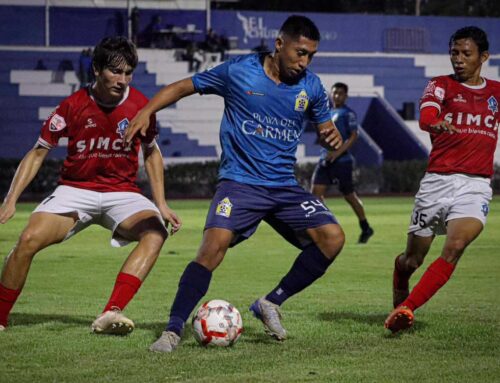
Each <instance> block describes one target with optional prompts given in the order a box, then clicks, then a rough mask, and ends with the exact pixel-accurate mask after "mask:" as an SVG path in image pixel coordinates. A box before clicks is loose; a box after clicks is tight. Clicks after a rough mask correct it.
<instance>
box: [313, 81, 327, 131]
mask: <svg viewBox="0 0 500 383" xmlns="http://www.w3.org/2000/svg"><path fill="white" fill-rule="evenodd" d="M313 91H314V93H313V97H312V98H311V102H312V105H311V122H312V123H313V124H316V125H318V124H322V123H323V122H326V121H328V120H330V119H331V117H332V116H331V113H330V102H329V99H328V93H327V91H326V90H325V88H324V87H323V85H322V84H321V82H320V81H319V79H318V80H317V81H316V82H315V84H314V87H313Z"/></svg>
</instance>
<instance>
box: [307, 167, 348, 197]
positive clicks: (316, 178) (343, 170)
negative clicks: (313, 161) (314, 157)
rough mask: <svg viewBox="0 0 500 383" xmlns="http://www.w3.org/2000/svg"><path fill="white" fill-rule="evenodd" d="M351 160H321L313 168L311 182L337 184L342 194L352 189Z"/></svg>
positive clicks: (314, 183)
mask: <svg viewBox="0 0 500 383" xmlns="http://www.w3.org/2000/svg"><path fill="white" fill-rule="evenodd" d="M352 168H353V164H352V161H345V162H327V161H324V160H321V161H319V162H318V164H317V165H316V167H315V168H314V173H313V176H312V181H311V183H312V184H313V185H332V184H334V183H336V182H338V184H339V190H340V192H341V193H342V194H343V195H346V194H350V193H352V192H353V191H354V185H353V182H352Z"/></svg>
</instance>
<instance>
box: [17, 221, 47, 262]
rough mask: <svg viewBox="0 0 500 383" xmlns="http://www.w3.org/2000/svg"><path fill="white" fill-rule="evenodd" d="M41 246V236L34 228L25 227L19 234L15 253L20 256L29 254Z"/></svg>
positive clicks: (32, 253)
mask: <svg viewBox="0 0 500 383" xmlns="http://www.w3.org/2000/svg"><path fill="white" fill-rule="evenodd" d="M42 247H43V240H42V236H41V235H40V233H39V232H38V230H36V229H29V228H27V229H25V230H23V232H22V233H21V235H20V236H19V240H18V242H17V245H16V251H15V253H16V254H17V255H20V256H28V257H29V256H31V257H33V256H34V255H35V253H36V252H37V251H39V250H41V249H42Z"/></svg>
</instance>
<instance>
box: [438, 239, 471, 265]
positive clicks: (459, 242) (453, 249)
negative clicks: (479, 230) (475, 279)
mask: <svg viewBox="0 0 500 383" xmlns="http://www.w3.org/2000/svg"><path fill="white" fill-rule="evenodd" d="M466 247H467V241H464V240H463V239H461V238H457V239H448V240H447V241H446V244H445V246H444V249H443V258H444V259H445V260H446V261H447V262H455V261H456V260H458V259H459V258H460V257H461V256H462V254H463V253H464V251H465V248H466Z"/></svg>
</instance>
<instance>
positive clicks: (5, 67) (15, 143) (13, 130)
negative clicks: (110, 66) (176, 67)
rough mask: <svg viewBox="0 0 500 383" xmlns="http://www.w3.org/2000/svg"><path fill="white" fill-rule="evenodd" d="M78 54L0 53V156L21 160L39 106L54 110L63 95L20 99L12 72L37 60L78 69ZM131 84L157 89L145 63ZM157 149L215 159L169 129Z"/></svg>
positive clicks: (34, 133) (35, 128)
mask: <svg viewBox="0 0 500 383" xmlns="http://www.w3.org/2000/svg"><path fill="white" fill-rule="evenodd" d="M79 56H80V53H79V52H67V51H53V50H50V51H40V50H36V51H11V50H6V51H0V59H1V61H2V68H1V69H0V113H1V115H2V123H1V132H2V145H1V147H0V157H3V158H20V157H22V156H23V155H24V154H25V153H26V152H27V151H28V150H29V149H30V148H31V147H32V146H33V144H34V143H35V141H36V139H37V137H38V135H39V132H40V127H41V125H42V121H41V120H40V119H39V108H40V107H54V106H56V105H58V104H59V103H60V102H61V101H62V99H63V98H64V97H63V96H60V97H59V96H20V95H19V85H18V84H11V83H10V72H11V70H33V69H34V68H35V66H36V64H37V62H38V60H40V59H41V60H43V63H44V64H45V66H46V67H47V69H48V70H53V71H57V70H58V69H59V68H60V65H61V62H62V61H63V60H69V61H70V62H71V63H72V65H73V68H74V69H75V70H76V69H77V68H78V59H79ZM133 85H134V86H136V87H137V88H138V89H140V90H141V91H142V92H143V93H144V94H145V95H146V96H147V97H152V96H153V95H154V94H155V93H156V92H158V90H159V89H160V87H159V86H157V85H156V76H155V75H154V74H149V73H147V71H146V64H145V63H142V62H140V63H139V65H138V66H137V68H136V70H135V72H134V80H133ZM159 131H160V138H159V141H160V146H161V148H162V152H163V155H164V157H185V156H194V157H215V156H216V155H217V153H216V149H215V147H214V146H207V145H200V144H199V143H198V141H197V140H192V139H189V138H188V137H187V135H186V134H182V133H174V132H172V130H171V129H169V128H161V127H160V129H159ZM65 154H66V148H57V149H54V150H52V151H51V153H50V157H53V158H62V157H64V156H65Z"/></svg>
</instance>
